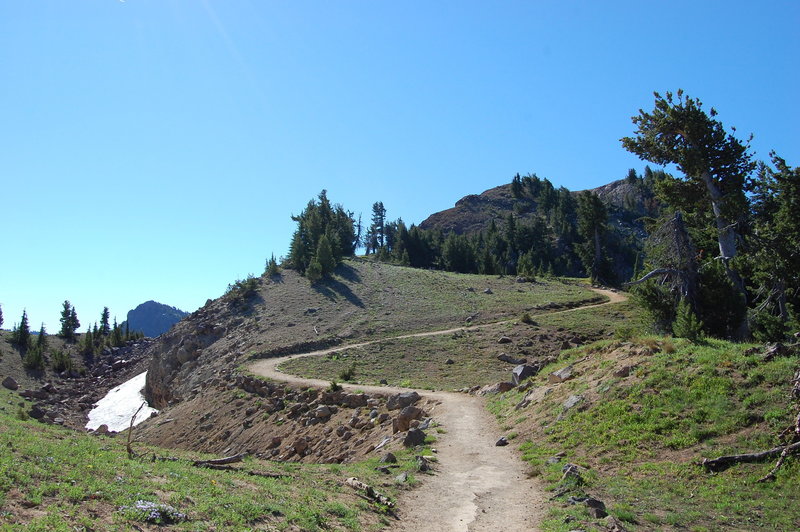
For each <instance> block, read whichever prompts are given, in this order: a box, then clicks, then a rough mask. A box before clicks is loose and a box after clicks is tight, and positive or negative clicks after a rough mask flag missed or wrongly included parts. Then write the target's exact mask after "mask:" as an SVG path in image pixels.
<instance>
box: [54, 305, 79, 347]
mask: <svg viewBox="0 0 800 532" xmlns="http://www.w3.org/2000/svg"><path fill="white" fill-rule="evenodd" d="M59 321H60V322H61V330H60V331H59V332H58V335H59V336H61V337H62V338H64V339H66V340H74V339H75V331H77V330H78V327H80V326H81V323H80V322H79V321H78V313H77V312H75V307H73V306H72V304H71V303H70V302H69V301H64V305H63V309H62V310H61V318H59Z"/></svg>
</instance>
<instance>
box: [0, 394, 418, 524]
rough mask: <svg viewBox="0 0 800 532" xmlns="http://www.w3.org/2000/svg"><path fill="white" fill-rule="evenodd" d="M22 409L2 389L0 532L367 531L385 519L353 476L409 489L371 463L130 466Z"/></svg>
mask: <svg viewBox="0 0 800 532" xmlns="http://www.w3.org/2000/svg"><path fill="white" fill-rule="evenodd" d="M20 408H21V407H20V400H19V398H18V397H17V396H16V395H14V394H11V393H10V392H8V391H7V390H5V389H0V448H2V449H3V452H2V453H0V529H2V530H65V531H73V530H142V529H143V528H142V527H144V529H147V530H152V529H154V528H149V526H150V525H155V524H159V523H160V524H164V525H169V526H167V527H166V528H167V529H173V528H174V529H175V530H221V529H222V530H297V529H301V530H323V529H324V530H369V529H372V528H373V527H378V528H380V527H381V523H386V522H388V521H387V520H388V519H390V517H388V515H387V514H386V512H385V510H386V509H385V507H382V506H381V505H378V504H375V503H370V502H368V501H366V500H364V499H362V498H360V497H358V495H357V494H356V492H355V491H354V490H353V489H351V488H349V487H346V486H343V482H344V480H345V479H346V478H348V477H351V476H357V477H359V478H360V479H362V480H364V481H366V482H368V483H369V484H370V485H373V486H376V487H377V489H379V490H380V491H381V492H383V493H386V494H388V495H389V496H396V495H397V493H398V491H399V490H401V489H403V487H404V486H407V485H409V484H405V483H404V484H398V483H395V482H394V480H393V478H394V477H393V476H388V477H387V476H386V475H381V474H380V473H378V472H376V471H375V470H374V467H375V466H377V465H378V464H377V458H375V459H373V460H368V461H364V462H361V463H358V464H351V465H330V466H317V465H312V464H292V463H278V462H266V461H261V460H256V459H246V460H245V462H244V463H242V464H236V466H235V470H233V471H219V470H213V469H207V468H202V467H195V466H193V465H192V461H193V460H198V459H206V458H209V457H207V456H202V455H198V454H195V453H185V452H181V451H177V450H169V451H166V450H163V449H158V448H154V447H148V446H145V445H143V444H136V445H135V447H134V449H135V451H136V452H137V453H138V454H140V455H141V457H140V458H134V459H130V458H128V456H127V452H126V450H125V439H124V436H120V437H117V438H112V437H100V436H91V435H87V434H81V433H78V432H74V431H69V430H65V429H62V428H59V427H53V426H48V425H43V424H41V423H38V422H36V421H33V420H22V419H20V417H21V416H20V415H19V411H20ZM23 410H24V409H23ZM155 456H158V457H173V458H176V459H175V460H167V461H163V460H155V461H154V460H153V457H155ZM397 456H398V459H399V460H400V462H399V467H397V468H396V469H395V471H396V473H395V474H399V473H400V472H402V471H407V472H410V473H411V477H410V478H411V484H413V482H414V476H413V475H414V474H415V471H416V462H415V461H414V459H413V454H411V453H410V452H404V453H397ZM416 474H419V473H416ZM379 477H380V478H379ZM387 479H389V480H387ZM157 505H166V506H168V507H170V508H171V509H170V508H167V507H166V506H161V507H160V510H159V507H158V506H157ZM153 509H155V511H156V513H153V512H154V510H153ZM179 514H182V515H183V517H180V516H179ZM159 516H160V517H159ZM173 518H174V519H173ZM159 529H161V528H159Z"/></svg>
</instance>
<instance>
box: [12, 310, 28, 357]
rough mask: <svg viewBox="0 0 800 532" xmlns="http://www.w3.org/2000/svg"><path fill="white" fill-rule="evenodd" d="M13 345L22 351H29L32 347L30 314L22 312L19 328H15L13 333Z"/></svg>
mask: <svg viewBox="0 0 800 532" xmlns="http://www.w3.org/2000/svg"><path fill="white" fill-rule="evenodd" d="M11 343H12V344H14V345H16V346H17V347H20V348H22V349H28V348H29V347H30V345H31V330H30V327H29V326H28V312H27V311H26V310H23V311H22V318H21V319H20V322H19V326H18V327H15V328H14V331H13V332H12V333H11Z"/></svg>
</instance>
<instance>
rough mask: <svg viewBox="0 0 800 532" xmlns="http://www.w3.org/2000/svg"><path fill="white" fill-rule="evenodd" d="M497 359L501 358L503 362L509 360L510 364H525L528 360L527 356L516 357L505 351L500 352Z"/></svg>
mask: <svg viewBox="0 0 800 532" xmlns="http://www.w3.org/2000/svg"><path fill="white" fill-rule="evenodd" d="M497 360H500V361H502V362H508V363H509V364H514V365H515V366H517V365H519V364H524V363H526V362H527V361H528V359H527V358H514V357H512V356H511V355H507V354H505V353H500V354H499V355H497Z"/></svg>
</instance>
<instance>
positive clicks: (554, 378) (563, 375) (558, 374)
mask: <svg viewBox="0 0 800 532" xmlns="http://www.w3.org/2000/svg"><path fill="white" fill-rule="evenodd" d="M574 376H575V370H574V369H573V367H572V366H571V365H570V366H567V367H565V368H561V369H560V370H558V371H554V372H553V373H551V374H550V375H548V376H547V382H549V383H551V384H558V383H559V382H564V381H568V380H569V379H571V378H573V377H574Z"/></svg>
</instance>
